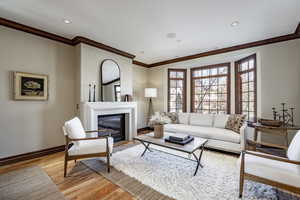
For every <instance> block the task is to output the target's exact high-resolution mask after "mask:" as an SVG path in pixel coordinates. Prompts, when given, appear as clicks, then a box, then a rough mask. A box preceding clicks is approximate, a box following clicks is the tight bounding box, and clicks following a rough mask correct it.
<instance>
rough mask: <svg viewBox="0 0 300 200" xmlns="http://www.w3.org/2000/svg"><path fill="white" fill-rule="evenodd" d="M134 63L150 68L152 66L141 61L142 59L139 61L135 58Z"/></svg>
mask: <svg viewBox="0 0 300 200" xmlns="http://www.w3.org/2000/svg"><path fill="white" fill-rule="evenodd" d="M132 64H135V65H139V66H141V67H146V68H149V67H150V66H149V65H148V64H146V63H143V62H140V61H137V60H133V61H132Z"/></svg>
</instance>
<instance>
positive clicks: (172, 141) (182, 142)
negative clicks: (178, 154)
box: [165, 135, 194, 145]
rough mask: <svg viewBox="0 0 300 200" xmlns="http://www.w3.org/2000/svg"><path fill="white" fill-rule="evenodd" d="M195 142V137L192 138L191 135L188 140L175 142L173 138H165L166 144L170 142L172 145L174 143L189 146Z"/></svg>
mask: <svg viewBox="0 0 300 200" xmlns="http://www.w3.org/2000/svg"><path fill="white" fill-rule="evenodd" d="M193 140H194V137H193V136H191V135H188V136H187V138H186V139H184V140H174V139H172V137H167V138H165V141H166V142H170V143H174V144H180V145H185V144H188V143H190V142H191V141H193Z"/></svg>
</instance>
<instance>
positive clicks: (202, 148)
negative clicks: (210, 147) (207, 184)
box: [193, 145, 204, 176]
mask: <svg viewBox="0 0 300 200" xmlns="http://www.w3.org/2000/svg"><path fill="white" fill-rule="evenodd" d="M203 150H204V145H202V146H201V152H200V155H199V158H197V156H196V155H195V153H193V156H194V157H195V159H196V161H197V167H196V170H195V173H194V176H196V174H197V172H198V168H199V166H200V167H201V168H203V165H202V164H201V158H202V153H203Z"/></svg>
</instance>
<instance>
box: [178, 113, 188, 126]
mask: <svg viewBox="0 0 300 200" xmlns="http://www.w3.org/2000/svg"><path fill="white" fill-rule="evenodd" d="M189 118H190V114H189V113H178V123H179V124H189Z"/></svg>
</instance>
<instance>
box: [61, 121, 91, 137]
mask: <svg viewBox="0 0 300 200" xmlns="http://www.w3.org/2000/svg"><path fill="white" fill-rule="evenodd" d="M65 128H66V131H67V133H68V136H69V137H70V138H72V139H76V138H85V136H86V134H85V131H84V129H83V126H82V124H81V121H80V119H79V118H78V117H74V118H73V119H71V120H69V121H67V122H65Z"/></svg>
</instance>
